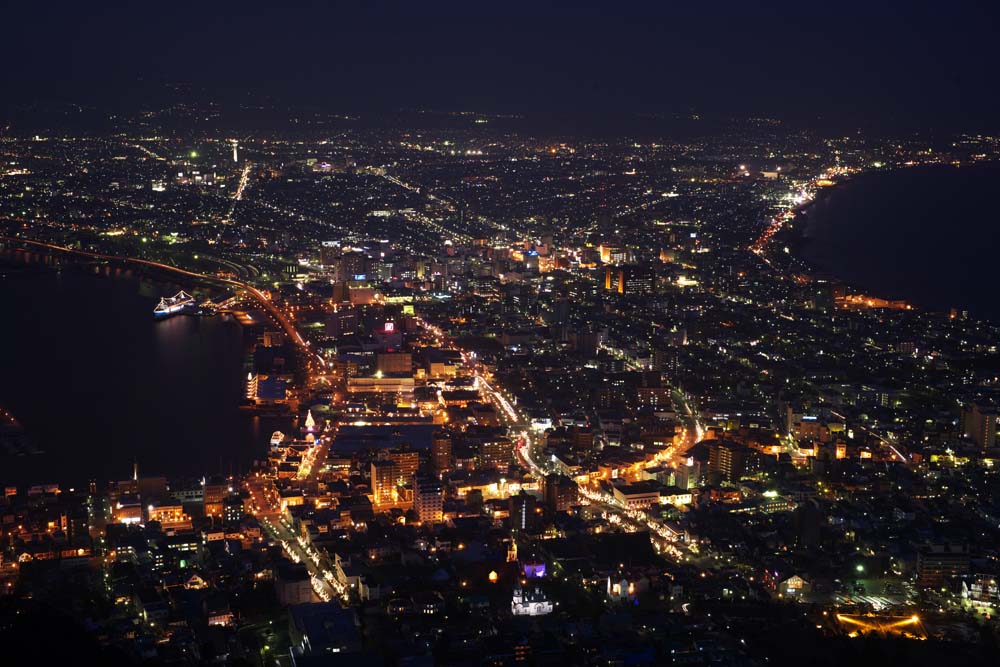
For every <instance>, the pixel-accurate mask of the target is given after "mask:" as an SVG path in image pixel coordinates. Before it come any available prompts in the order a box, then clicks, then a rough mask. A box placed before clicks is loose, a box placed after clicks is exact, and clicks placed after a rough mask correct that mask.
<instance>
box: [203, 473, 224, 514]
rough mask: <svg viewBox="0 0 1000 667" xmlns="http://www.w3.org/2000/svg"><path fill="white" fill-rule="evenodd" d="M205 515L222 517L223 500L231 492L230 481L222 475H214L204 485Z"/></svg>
mask: <svg viewBox="0 0 1000 667" xmlns="http://www.w3.org/2000/svg"><path fill="white" fill-rule="evenodd" d="M204 494H205V495H204V506H205V516H210V517H213V518H214V517H221V516H222V501H223V499H225V497H226V496H227V495H228V494H229V483H228V482H226V480H224V479H222V478H221V477H212V478H210V479H208V480H207V481H206V482H205V485H204Z"/></svg>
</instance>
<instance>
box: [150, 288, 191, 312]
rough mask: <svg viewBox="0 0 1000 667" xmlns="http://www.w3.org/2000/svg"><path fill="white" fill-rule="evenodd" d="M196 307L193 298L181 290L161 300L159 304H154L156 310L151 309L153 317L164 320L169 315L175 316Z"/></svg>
mask: <svg viewBox="0 0 1000 667" xmlns="http://www.w3.org/2000/svg"><path fill="white" fill-rule="evenodd" d="M196 305H197V304H196V302H195V300H194V297H193V296H191V295H190V294H188V293H187V292H185V291H184V290H181V291H180V292H178V293H177V294H175V295H173V296H172V297H163V298H161V299H160V302H159V303H158V304H156V308H154V309H153V317H155V318H156V319H164V318H167V317H170V316H171V315H177V314H178V313H183V312H184V311H186V310H190V309H193V308H194V307H195V306H196Z"/></svg>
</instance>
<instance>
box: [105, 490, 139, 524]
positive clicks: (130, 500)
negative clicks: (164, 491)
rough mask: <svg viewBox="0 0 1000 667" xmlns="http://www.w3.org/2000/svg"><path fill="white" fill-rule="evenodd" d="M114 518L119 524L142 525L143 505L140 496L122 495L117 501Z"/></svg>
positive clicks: (113, 513)
mask: <svg viewBox="0 0 1000 667" xmlns="http://www.w3.org/2000/svg"><path fill="white" fill-rule="evenodd" d="M112 516H113V517H114V520H115V521H116V522H117V523H142V503H141V502H140V501H139V498H138V496H134V495H131V494H122V495H120V496H119V497H118V499H117V500H116V501H115V505H114V510H113V512H112Z"/></svg>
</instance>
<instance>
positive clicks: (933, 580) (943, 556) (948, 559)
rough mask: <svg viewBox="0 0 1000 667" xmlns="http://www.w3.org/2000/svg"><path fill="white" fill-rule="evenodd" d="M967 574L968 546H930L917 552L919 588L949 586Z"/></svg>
mask: <svg viewBox="0 0 1000 667" xmlns="http://www.w3.org/2000/svg"><path fill="white" fill-rule="evenodd" d="M968 573H969V547H968V545H965V544H930V545H927V546H925V547H924V548H922V549H921V550H920V551H918V552H917V585H918V586H920V587H921V588H935V589H937V588H941V587H944V586H951V585H952V584H953V583H955V580H957V579H958V578H959V577H962V576H964V575H966V574H968Z"/></svg>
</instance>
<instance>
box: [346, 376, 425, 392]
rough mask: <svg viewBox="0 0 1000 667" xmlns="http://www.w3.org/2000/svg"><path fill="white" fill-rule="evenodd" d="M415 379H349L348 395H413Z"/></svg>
mask: <svg viewBox="0 0 1000 667" xmlns="http://www.w3.org/2000/svg"><path fill="white" fill-rule="evenodd" d="M413 387H414V382H413V377H412V376H405V377H399V376H397V377H385V376H383V377H365V378H349V379H348V380H347V393H349V394H371V393H382V394H399V393H406V394H412V393H413Z"/></svg>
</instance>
